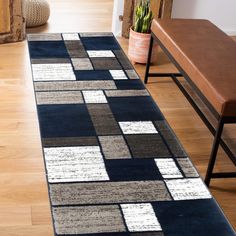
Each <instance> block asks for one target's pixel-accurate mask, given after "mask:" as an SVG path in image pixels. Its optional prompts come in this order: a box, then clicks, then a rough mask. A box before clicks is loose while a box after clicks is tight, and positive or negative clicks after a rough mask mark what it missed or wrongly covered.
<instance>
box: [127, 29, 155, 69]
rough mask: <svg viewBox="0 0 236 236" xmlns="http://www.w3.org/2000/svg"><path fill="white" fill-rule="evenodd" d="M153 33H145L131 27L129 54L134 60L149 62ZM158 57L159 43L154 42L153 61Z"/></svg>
mask: <svg viewBox="0 0 236 236" xmlns="http://www.w3.org/2000/svg"><path fill="white" fill-rule="evenodd" d="M150 38H151V34H143V33H138V32H135V31H133V29H132V28H130V34H129V49H128V56H129V59H130V60H131V61H132V62H134V63H135V62H137V63H142V64H145V63H147V58H148V49H149V43H150ZM156 59H157V44H156V43H154V45H153V51H152V59H151V62H154V61H155V60H156Z"/></svg>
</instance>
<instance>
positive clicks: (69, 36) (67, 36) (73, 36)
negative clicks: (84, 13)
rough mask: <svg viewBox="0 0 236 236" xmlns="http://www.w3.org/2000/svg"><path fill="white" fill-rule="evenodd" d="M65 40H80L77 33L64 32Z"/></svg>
mask: <svg viewBox="0 0 236 236" xmlns="http://www.w3.org/2000/svg"><path fill="white" fill-rule="evenodd" d="M62 37H63V39H64V40H80V38H79V35H78V34H77V33H64V34H62Z"/></svg>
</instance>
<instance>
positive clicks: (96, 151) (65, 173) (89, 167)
mask: <svg viewBox="0 0 236 236" xmlns="http://www.w3.org/2000/svg"><path fill="white" fill-rule="evenodd" d="M44 155H45V159H46V168H47V174H48V180H49V182H50V183H57V182H58V183H59V182H77V181H102V180H109V177H108V174H107V172H106V168H105V164H104V161H103V157H102V154H101V151H100V147H99V146H83V147H80V146H76V147H53V148H44Z"/></svg>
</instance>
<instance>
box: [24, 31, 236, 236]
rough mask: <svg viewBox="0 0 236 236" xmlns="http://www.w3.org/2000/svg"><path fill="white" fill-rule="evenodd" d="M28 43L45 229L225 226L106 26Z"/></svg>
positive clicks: (221, 232)
mask: <svg viewBox="0 0 236 236" xmlns="http://www.w3.org/2000/svg"><path fill="white" fill-rule="evenodd" d="M28 45H29V52H30V57H31V64H32V73H33V81H34V89H35V96H36V102H37V110H38V119H39V124H40V131H41V138H42V146H43V152H44V159H45V167H46V175H47V181H48V187H49V195H50V202H51V210H52V218H53V224H54V229H55V235H67V236H69V235H70V236H72V235H74V236H75V235H91V236H92V235H94V236H96V235H107V236H109V235H117V236H123V235H132V236H141V235H142V236H171V235H174V236H183V235H187V236H191V235H198V236H199V235H201V236H211V235H212V236H213V235H214V236H215V235H217V236H227V235H229V236H231V235H234V232H233V229H232V228H231V226H230V225H229V223H228V222H227V220H226V219H225V217H224V215H223V213H222V211H221V210H220V208H219V207H218V205H217V203H216V202H215V200H214V199H213V198H212V196H211V194H210V193H209V191H208V189H207V188H206V186H205V185H204V183H203V182H202V180H201V179H200V177H199V175H198V173H197V172H196V170H195V168H194V167H193V165H192V163H191V162H190V160H189V158H188V156H187V154H186V152H185V151H184V149H183V147H182V146H181V144H180V143H179V141H178V140H177V138H176V136H175V134H174V133H173V131H172V130H171V128H170V127H169V125H168V123H167V122H166V120H165V118H164V117H163V115H162V113H161V112H160V110H159V108H158V107H157V105H156V104H155V102H154V101H153V99H152V97H151V96H150V95H149V93H148V91H147V90H146V88H145V87H144V85H143V83H142V81H141V80H140V79H139V77H138V75H137V73H136V72H135V70H134V68H133V67H132V65H131V64H130V62H129V60H128V59H127V57H126V56H125V54H124V53H123V51H122V50H121V48H120V46H119V44H118V43H117V41H116V39H115V38H114V37H113V35H112V34H111V33H79V34H78V33H65V34H30V35H28Z"/></svg>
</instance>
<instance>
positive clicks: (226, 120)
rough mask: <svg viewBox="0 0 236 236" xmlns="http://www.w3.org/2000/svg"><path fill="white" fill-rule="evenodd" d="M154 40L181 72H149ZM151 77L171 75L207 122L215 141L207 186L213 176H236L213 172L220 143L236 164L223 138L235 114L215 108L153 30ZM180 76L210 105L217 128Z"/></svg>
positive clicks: (147, 76) (148, 63) (146, 73)
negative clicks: (219, 111) (223, 133)
mask: <svg viewBox="0 0 236 236" xmlns="http://www.w3.org/2000/svg"><path fill="white" fill-rule="evenodd" d="M154 40H155V41H156V42H157V43H158V45H159V46H160V47H161V49H162V50H163V51H164V53H165V54H166V55H167V56H168V57H169V59H170V60H171V62H172V63H173V64H174V65H175V66H176V68H177V69H178V70H179V72H180V73H149V69H150V64H151V55H152V48H153V42H154ZM149 77H170V78H171V79H172V80H173V81H174V82H175V84H176V85H177V86H178V88H179V89H180V90H181V92H182V93H183V94H184V96H185V97H186V98H187V100H188V101H189V103H190V104H191V105H192V107H193V108H194V109H195V111H196V112H197V113H198V115H199V116H200V118H201V119H202V121H203V122H204V123H205V125H206V126H207V127H208V129H209V130H210V132H211V133H212V134H213V136H214V142H213V146H212V150H211V154H210V159H209V163H208V168H207V172H206V176H205V183H206V185H207V186H209V185H210V181H211V178H235V177H236V172H217V173H213V170H214V166H215V161H216V157H217V152H218V148H219V145H221V147H222V148H223V150H224V151H225V152H226V154H227V155H228V157H229V158H230V160H231V161H232V162H233V164H234V165H236V157H235V156H234V154H233V153H232V151H231V150H230V149H229V147H228V146H227V144H226V143H225V142H224V140H223V139H222V138H221V134H222V132H223V129H224V124H233V123H236V116H234V117H226V116H221V115H220V114H219V113H218V112H217V111H216V110H215V108H214V107H213V106H212V105H211V104H210V103H209V101H208V100H207V99H206V97H205V96H204V95H203V94H202V93H201V91H200V90H199V89H198V88H197V86H196V85H195V84H194V83H193V82H192V80H191V79H190V77H189V76H188V75H187V73H186V72H185V71H184V70H183V68H182V67H181V65H179V64H178V62H177V61H176V60H175V58H174V57H173V56H172V55H171V53H170V52H169V51H168V50H167V49H166V47H165V46H164V45H163V44H162V43H161V41H160V40H159V39H158V38H157V37H156V35H155V34H154V33H153V32H151V39H150V45H149V52H148V60H147V65H146V72H145V78H144V83H145V84H146V83H147V82H148V78H149ZM178 77H184V78H185V80H186V81H187V82H188V83H189V85H190V86H191V88H192V89H193V90H194V92H195V93H196V94H197V95H198V96H199V97H200V98H201V100H202V101H203V102H204V103H205V105H206V106H207V107H208V109H209V110H210V111H211V113H212V114H213V115H214V117H215V118H216V119H217V121H218V124H217V127H216V128H215V127H214V126H213V125H212V124H211V123H210V121H209V120H208V119H207V117H206V116H205V114H204V113H203V112H202V111H201V109H200V108H199V107H198V105H197V104H196V103H195V101H194V99H193V98H192V97H191V95H190V94H189V93H188V92H187V90H186V89H185V88H184V87H183V85H182V84H181V82H180V81H179V80H178Z"/></svg>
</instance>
